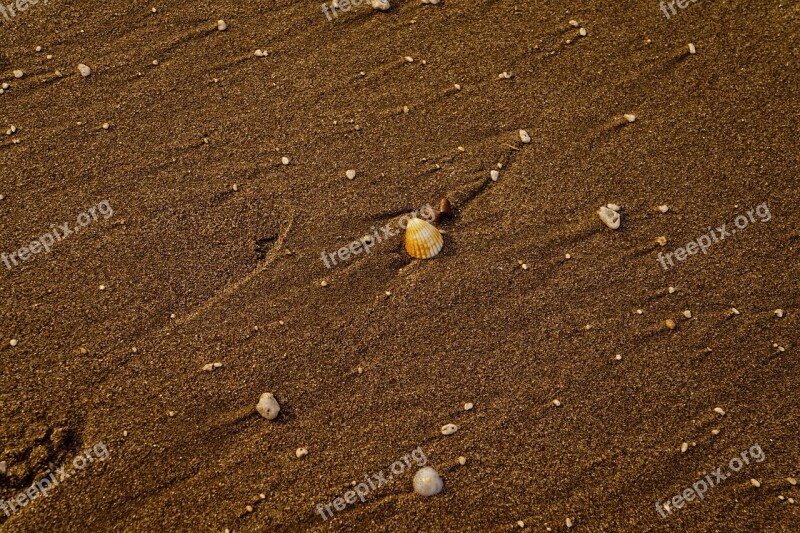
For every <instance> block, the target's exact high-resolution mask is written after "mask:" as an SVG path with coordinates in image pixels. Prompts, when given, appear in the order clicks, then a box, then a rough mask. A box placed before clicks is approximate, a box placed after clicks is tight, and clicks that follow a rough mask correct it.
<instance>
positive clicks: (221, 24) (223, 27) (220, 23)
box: [217, 19, 228, 31]
mask: <svg viewBox="0 0 800 533" xmlns="http://www.w3.org/2000/svg"><path fill="white" fill-rule="evenodd" d="M227 29H228V23H227V22H225V21H224V20H222V19H220V20H218V21H217V30H219V31H225V30H227Z"/></svg>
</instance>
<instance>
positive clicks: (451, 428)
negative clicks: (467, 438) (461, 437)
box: [442, 424, 458, 435]
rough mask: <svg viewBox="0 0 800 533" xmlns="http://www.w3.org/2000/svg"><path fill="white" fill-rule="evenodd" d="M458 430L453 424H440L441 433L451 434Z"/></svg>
mask: <svg viewBox="0 0 800 533" xmlns="http://www.w3.org/2000/svg"><path fill="white" fill-rule="evenodd" d="M456 431H458V426H457V425H455V424H445V425H444V426H442V435H452V434H453V433H455V432H456Z"/></svg>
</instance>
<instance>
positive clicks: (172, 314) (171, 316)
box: [169, 313, 177, 320]
mask: <svg viewBox="0 0 800 533" xmlns="http://www.w3.org/2000/svg"><path fill="white" fill-rule="evenodd" d="M169 317H170V318H171V319H173V320H174V319H175V318H176V317H177V315H175V313H170V315H169Z"/></svg>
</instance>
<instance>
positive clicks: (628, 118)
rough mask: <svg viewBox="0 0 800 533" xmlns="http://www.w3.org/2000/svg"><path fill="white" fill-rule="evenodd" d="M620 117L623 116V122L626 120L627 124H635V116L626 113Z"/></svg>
mask: <svg viewBox="0 0 800 533" xmlns="http://www.w3.org/2000/svg"><path fill="white" fill-rule="evenodd" d="M622 116H623V117H624V118H625V120H627V121H628V122H636V115H631V114H630V113H626V114H624V115H622Z"/></svg>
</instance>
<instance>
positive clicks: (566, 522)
mask: <svg viewBox="0 0 800 533" xmlns="http://www.w3.org/2000/svg"><path fill="white" fill-rule="evenodd" d="M565 524H566V526H567V527H572V518H567V520H566V521H565Z"/></svg>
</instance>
